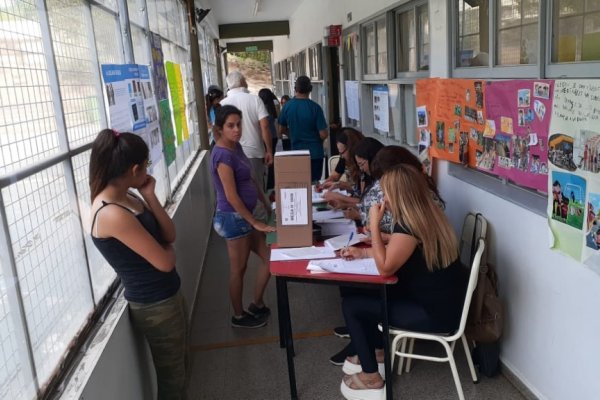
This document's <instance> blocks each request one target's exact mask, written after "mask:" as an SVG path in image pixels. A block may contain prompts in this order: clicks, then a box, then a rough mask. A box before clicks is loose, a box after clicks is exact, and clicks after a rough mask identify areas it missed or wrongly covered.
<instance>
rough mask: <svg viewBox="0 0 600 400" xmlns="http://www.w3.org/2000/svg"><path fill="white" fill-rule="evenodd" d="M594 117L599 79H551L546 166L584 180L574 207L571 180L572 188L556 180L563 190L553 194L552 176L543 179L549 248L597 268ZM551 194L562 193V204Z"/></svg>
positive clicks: (599, 221)
mask: <svg viewBox="0 0 600 400" xmlns="http://www.w3.org/2000/svg"><path fill="white" fill-rule="evenodd" d="M541 90H542V91H543V89H541ZM546 112H547V113H550V109H547V110H546ZM599 121H600V80H556V81H554V93H553V103H552V108H551V121H550V130H549V137H548V160H549V166H550V171H551V173H552V177H553V178H554V177H555V176H556V177H560V176H562V175H572V176H575V177H577V178H578V179H579V180H580V181H582V182H585V185H584V201H583V205H582V206H581V207H579V204H578V203H577V202H575V203H574V202H573V197H572V196H571V191H573V193H574V194H575V198H576V200H577V193H578V190H579V188H578V187H576V186H575V185H574V184H572V185H571V187H572V188H575V190H573V189H572V188H564V185H561V186H560V189H562V190H563V195H562V196H559V195H558V191H559V190H558V188H559V186H558V185H557V182H556V180H552V179H551V180H549V183H548V185H549V188H550V189H551V190H552V192H549V193H550V194H549V196H548V216H549V217H550V218H549V225H550V229H551V231H552V233H553V234H554V238H555V246H554V248H555V249H557V250H559V251H562V252H563V253H566V254H568V255H570V256H572V257H574V258H575V259H577V260H579V261H583V262H585V264H586V265H588V266H590V267H591V268H593V269H594V270H596V271H599V272H600V255H599V253H598V248H599V247H600V246H599V245H598V244H599V243H600V240H599V239H600V234H599V233H598V231H599V229H600V176H599V175H598V173H599V172H600V165H599V164H598V163H599V160H598V159H599V158H600V145H599V144H600V125H599ZM573 181H575V180H574V179H573ZM558 182H559V183H561V184H562V182H561V181H560V180H559V181H558ZM576 183H577V182H576ZM579 186H582V185H581V184H579ZM557 198H558V200H561V199H562V203H561V206H562V207H559V206H558V205H557V201H558V200H557ZM572 204H575V205H576V206H578V207H571V205H572ZM559 209H560V212H561V213H560V215H559V212H558V211H557V210H559ZM575 222H576V223H575Z"/></svg>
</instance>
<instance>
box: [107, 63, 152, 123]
mask: <svg viewBox="0 0 600 400" xmlns="http://www.w3.org/2000/svg"><path fill="white" fill-rule="evenodd" d="M102 80H103V81H104V93H105V95H106V102H107V104H108V115H109V119H110V127H111V128H112V129H115V130H117V131H120V132H131V131H136V130H139V129H143V128H144V127H145V125H146V118H145V116H144V106H143V98H142V97H141V95H139V93H138V92H139V90H138V89H139V88H140V85H139V69H138V66H137V65H136V64H122V65H121V64H104V65H102Z"/></svg>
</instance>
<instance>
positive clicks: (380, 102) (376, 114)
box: [373, 85, 390, 133]
mask: <svg viewBox="0 0 600 400" xmlns="http://www.w3.org/2000/svg"><path fill="white" fill-rule="evenodd" d="M388 96H389V90H388V87H387V86H386V85H376V86H373V126H374V127H375V129H377V130H379V131H380V132H385V133H388V132H389V131H390V103H389V98H388Z"/></svg>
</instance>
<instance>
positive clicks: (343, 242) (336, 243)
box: [325, 233, 367, 250]
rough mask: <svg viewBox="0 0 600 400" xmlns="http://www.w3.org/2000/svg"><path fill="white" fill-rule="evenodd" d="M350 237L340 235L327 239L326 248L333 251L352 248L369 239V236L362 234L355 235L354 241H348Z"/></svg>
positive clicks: (353, 236)
mask: <svg viewBox="0 0 600 400" xmlns="http://www.w3.org/2000/svg"><path fill="white" fill-rule="evenodd" d="M349 236H350V235H349V234H348V235H339V236H336V237H332V238H331V239H327V240H326V241H325V246H327V247H330V248H332V249H333V250H339V249H341V248H343V247H347V246H352V245H353V244H357V243H360V242H361V241H362V240H363V239H366V238H367V235H364V234H362V233H355V234H354V235H352V239H350V241H348V238H349Z"/></svg>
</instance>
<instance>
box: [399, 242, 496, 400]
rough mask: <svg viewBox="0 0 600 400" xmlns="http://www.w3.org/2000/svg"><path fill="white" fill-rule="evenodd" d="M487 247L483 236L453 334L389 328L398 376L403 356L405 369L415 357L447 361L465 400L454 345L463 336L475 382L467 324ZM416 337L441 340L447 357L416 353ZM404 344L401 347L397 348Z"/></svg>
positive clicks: (461, 396) (466, 354)
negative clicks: (466, 333)
mask: <svg viewBox="0 0 600 400" xmlns="http://www.w3.org/2000/svg"><path fill="white" fill-rule="evenodd" d="M484 250H485V241H484V240H483V239H481V238H480V239H479V241H478V245H477V252H476V253H475V255H474V257H473V262H472V264H471V272H470V275H469V284H468V286H467V293H466V296H465V302H464V304H463V310H462V315H461V318H460V324H459V327H458V329H457V330H456V331H455V332H452V333H447V334H445V333H441V334H433V333H423V332H414V331H406V330H401V329H396V328H393V327H390V335H391V336H393V337H394V339H393V341H392V345H391V351H392V354H391V356H392V359H391V361H392V366H393V365H394V359H395V357H396V356H398V357H401V358H400V362H399V363H398V364H399V365H398V375H400V374H401V373H402V361H403V359H404V357H406V358H408V360H407V363H406V372H409V371H410V360H411V359H413V358H416V359H419V360H426V361H435V362H448V363H450V369H451V370H452V376H453V378H454V384H455V385H456V391H457V392H458V398H459V399H460V400H464V398H465V397H464V394H463V390H462V385H461V383H460V378H459V376H458V371H457V369H456V363H455V361H454V355H453V352H454V345H455V344H456V342H457V341H458V340H459V339H460V340H461V341H462V344H463V347H464V350H465V356H466V358H467V363H468V364H469V369H470V370H471V377H472V379H473V382H477V373H476V372H475V367H474V365H473V360H472V359H471V351H470V349H469V344H468V342H467V338H466V337H465V334H464V332H465V325H466V324H467V316H468V315H469V307H470V305H471V297H472V296H473V292H474V291H475V287H476V285H477V277H478V274H479V267H480V263H481V257H482V255H483V252H484ZM407 339H408V340H409V346H408V347H409V348H408V351H405V350H406V340H407ZM414 339H422V340H429V341H434V342H438V343H440V344H441V345H442V346H443V347H444V349H445V350H446V356H445V357H435V356H427V355H422V354H413V349H414ZM399 346H400V347H401V348H400V349H398V347H399Z"/></svg>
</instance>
